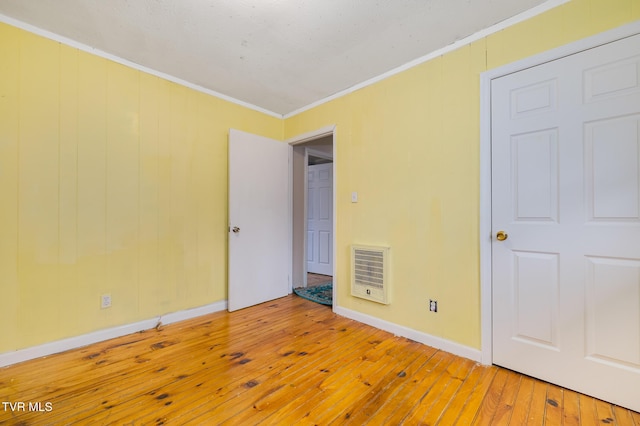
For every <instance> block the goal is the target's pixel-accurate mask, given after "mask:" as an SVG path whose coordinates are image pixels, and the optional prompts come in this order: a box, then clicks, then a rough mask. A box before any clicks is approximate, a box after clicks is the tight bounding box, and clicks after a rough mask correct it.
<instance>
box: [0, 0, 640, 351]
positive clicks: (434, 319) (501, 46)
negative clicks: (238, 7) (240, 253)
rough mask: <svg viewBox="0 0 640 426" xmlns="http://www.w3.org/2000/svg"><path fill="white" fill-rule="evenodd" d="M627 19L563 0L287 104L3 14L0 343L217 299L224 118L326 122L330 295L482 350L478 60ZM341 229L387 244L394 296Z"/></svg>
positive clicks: (25, 342) (255, 128)
mask: <svg viewBox="0 0 640 426" xmlns="http://www.w3.org/2000/svg"><path fill="white" fill-rule="evenodd" d="M637 19H640V0H572V1H571V2H569V3H567V4H565V5H563V6H561V7H558V8H556V9H554V10H551V11H549V12H546V13H545V14H543V15H540V16H538V17H535V18H532V19H530V20H529V21H527V22H524V23H521V24H518V25H516V26H514V27H511V28H509V29H506V30H504V31H501V32H499V33H496V34H493V35H491V36H489V37H487V38H485V39H482V40H479V41H477V42H475V43H473V44H471V45H468V46H465V47H462V48H460V49H458V50H456V51H454V52H451V53H448V54H446V55H443V56H442V57H439V58H437V59H434V60H431V61H429V62H427V63H424V64H422V65H419V66H417V67H414V68H412V69H410V70H408V71H405V72H403V73H401V74H398V75H396V76H393V77H391V78H388V79H386V80H384V81H382V82H379V83H377V84H375V85H373V86H369V87H366V88H364V89H361V90H359V91H357V92H355V93H352V94H350V95H347V96H344V97H342V98H339V99H336V100H334V101H332V102H329V103H327V104H323V105H320V106H318V107H316V108H314V109H312V110H310V111H307V112H304V113H302V114H299V115H297V116H295V117H292V118H289V119H287V120H285V121H283V120H278V119H276V118H272V117H269V116H267V115H264V114H261V113H258V112H255V111H252V110H249V109H246V108H243V107H240V106H238V105H235V104H232V103H228V102H225V101H222V100H220V99H217V98H215V97H212V96H208V95H205V94H202V93H198V92H196V91H193V90H190V89H187V88H184V87H182V86H179V85H177V84H174V83H170V82H167V81H165V80H162V79H160V78H157V77H153V76H150V75H148V74H145V73H142V72H139V71H135V70H132V69H130V68H127V67H124V66H122V65H118V64H115V63H113V62H110V61H108V60H106V59H102V58H99V57H96V56H92V55H90V54H87V53H85V52H82V51H78V50H77V49H74V48H71V47H67V46H64V45H61V44H59V43H56V42H53V41H50V40H47V39H44V38H41V37H38V36H35V35H32V34H30V33H27V32H25V31H22V30H19V29H16V28H13V27H10V26H8V25H4V24H0V280H1V281H0V290H1V297H0V324H2V325H3V328H2V333H1V338H0V353H2V352H7V351H12V350H15V349H20V348H24V347H29V346H33V345H37V344H41V343H45V342H49V341H53V340H57V339H61V338H64V337H69V336H76V335H81V334H83V333H88V332H91V331H95V330H99V329H102V328H106V327H111V326H115V325H121V324H127V323H132V322H135V321H138V320H141V319H146V318H150V317H153V316H156V315H161V314H164V313H167V312H172V311H178V310H182V309H188V308H192V307H197V306H202V305H205V304H208V303H212V302H215V301H220V300H223V299H225V298H226V263H227V254H226V237H227V233H226V226H227V217H226V216H227V150H226V143H227V142H226V141H227V132H228V129H229V128H230V127H234V128H238V129H241V130H244V131H248V132H252V133H257V134H261V135H264V136H269V137H272V138H276V139H282V138H283V137H284V138H290V137H293V136H296V135H299V134H302V133H305V132H307V131H312V130H316V129H318V128H321V127H323V126H326V125H329V124H337V135H336V136H337V150H338V161H337V168H338V174H337V179H338V181H337V182H338V193H337V200H338V205H337V209H338V217H337V221H338V229H337V235H336V237H337V247H338V253H337V256H338V265H339V269H338V279H339V281H340V283H342V285H341V286H340V289H339V293H338V295H337V298H338V303H339V305H340V306H342V307H345V308H348V309H353V310H356V311H359V312H362V313H365V314H370V315H374V316H376V317H379V318H381V319H383V320H386V321H390V322H394V323H397V324H400V325H404V326H407V327H410V328H413V329H416V330H420V331H424V332H426V333H430V334H432V335H435V336H440V337H443V338H446V339H450V340H453V341H456V342H459V343H461V344H464V345H468V346H471V347H475V348H479V347H480V284H479V242H478V226H479V223H478V204H479V182H478V180H479V164H480V160H479V146H478V145H479V102H480V99H479V74H480V73H481V72H482V71H485V70H487V69H491V68H494V67H497V66H499V65H502V64H505V63H508V62H512V61H514V60H518V59H521V58H524V57H526V56H529V55H532V54H535V53H538V52H541V51H544V50H547V49H550V48H553V47H556V46H559V45H562V44H566V43H568V42H571V41H574V40H577V39H580V38H584V37H586V36H589V35H592V34H595V33H598V32H601V31H605V30H607V29H610V28H613V27H616V26H618V25H621V24H623V23H626V22H629V21H632V20H637ZM283 129H284V133H283ZM351 191H358V192H359V202H358V203H357V204H352V203H351V202H350V194H351ZM353 243H365V244H384V245H389V246H390V247H392V255H393V258H392V259H393V265H392V266H393V283H394V291H393V303H392V304H391V305H389V306H380V305H377V304H372V303H367V302H364V301H361V300H359V299H355V298H352V297H351V296H350V295H349V289H348V282H349V246H350V245H351V244H353ZM102 293H111V295H112V298H113V306H112V307H111V308H110V309H106V310H101V309H100V308H99V296H100V294H102ZM429 298H435V299H438V301H439V308H440V312H439V313H438V314H429V313H428V310H427V300H428V299H429Z"/></svg>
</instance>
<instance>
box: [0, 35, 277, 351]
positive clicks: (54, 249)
mask: <svg viewBox="0 0 640 426" xmlns="http://www.w3.org/2000/svg"><path fill="white" fill-rule="evenodd" d="M230 127H233V128H238V129H241V130H245V131H248V132H252V133H258V134H261V135H265V136H269V137H272V138H276V139H282V131H283V122H282V120H279V119H277V118H273V117H269V116H267V115H265V114H261V113H258V112H255V111H252V110H249V109H246V108H243V107H240V106H237V105H235V104H232V103H229V102H225V101H222V100H220V99H218V98H215V97H213V96H209V95H205V94H202V93H199V92H196V91H194V90H191V89H188V88H185V87H183V86H180V85H177V84H174V83H170V82H168V81H166V80H163V79H160V78H157V77H154V76H151V75H148V74H145V73H143V72H139V71H136V70H133V69H131V68H128V67H125V66H122V65H119V64H116V63H114V62H111V61H109V60H106V59H103V58H99V57H97V56H93V55H90V54H88V53H85V52H82V51H79V50H77V49H75V48H71V47H68V46H65V45H61V44H59V43H57V42H54V41H51V40H48V39H45V38H42V37H39V36H36V35H33V34H31V33H28V32H25V31H22V30H19V29H16V28H14V27H11V26H8V25H4V24H0V289H1V296H0V324H2V332H1V333H0V334H1V338H0V353H2V352H7V351H12V350H16V349H20V348H25V347H29V346H33V345H37V344H41V343H45V342H49V341H53V340H58V339H61V338H65V337H69V336H76V335H81V334H84V333H88V332H91V331H95V330H99V329H103V328H107V327H111V326H115V325H121V324H127V323H132V322H136V321H139V320H142V319H147V318H151V317H153V316H156V315H161V314H164V313H168V312H174V311H179V310H182V309H188V308H193V307H197V306H202V305H206V304H209V303H213V302H216V301H221V300H224V299H226V268H227V266H226V265H227V255H226V238H227V232H226V227H227V134H228V129H229V128H230ZM103 293H111V296H112V301H113V305H112V307H111V308H110V309H104V310H101V309H100V295H101V294H103Z"/></svg>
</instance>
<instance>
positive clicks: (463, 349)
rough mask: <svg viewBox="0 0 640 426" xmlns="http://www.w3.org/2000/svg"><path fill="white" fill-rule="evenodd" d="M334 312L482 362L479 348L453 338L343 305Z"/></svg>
mask: <svg viewBox="0 0 640 426" xmlns="http://www.w3.org/2000/svg"><path fill="white" fill-rule="evenodd" d="M334 312H335V313H336V314H338V315H342V316H343V317H346V318H350V319H352V320H355V321H358V322H361V323H364V324H367V325H370V326H372V327H375V328H379V329H381V330H384V331H388V332H389V333H393V334H395V335H396V336H401V337H406V338H407V339H411V340H415V341H416V342H420V343H422V344H425V345H427V346H431V347H432V348H436V349H439V350H442V351H445V352H449V353H452V354H454V355H457V356H461V357H464V358H467V359H470V360H472V361H476V362H480V360H481V352H480V351H479V350H478V349H474V348H471V347H469V346H465V345H461V344H460V343H456V342H453V341H451V340H447V339H443V338H441V337H437V336H432V335H431V334H427V333H424V332H422V331H418V330H414V329H412V328H409V327H405V326H402V325H398V324H395V323H392V322H389V321H385V320H382V319H380V318H376V317H373V316H371V315H367V314H363V313H360V312H357V311H353V310H351V309H346V308H342V307H336V308H334Z"/></svg>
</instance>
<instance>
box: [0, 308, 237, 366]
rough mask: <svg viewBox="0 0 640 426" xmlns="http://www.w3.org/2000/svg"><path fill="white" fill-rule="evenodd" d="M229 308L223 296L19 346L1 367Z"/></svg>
mask: <svg viewBox="0 0 640 426" xmlns="http://www.w3.org/2000/svg"><path fill="white" fill-rule="evenodd" d="M226 309H227V301H226V300H223V301H220V302H215V303H212V304H210V305H205V306H200V307H198V308H193V309H185V310H183V311H178V312H172V313H168V314H165V315H160V316H158V317H154V318H149V319H146V320H142V321H138V322H135V323H132V324H125V325H121V326H116V327H112V328H107V329H104V330H98V331H94V332H91V333H87V334H83V335H81V336H74V337H70V338H68V339H62V340H57V341H55V342H49V343H44V344H42V345H38V346H32V347H30V348H25V349H19V350H17V351H13V352H5V353H2V354H0V367H6V366H8V365H12V364H17V363H19V362H23V361H28V360H31V359H35V358H40V357H46V356H48V355H53V354H56V353H60V352H64V351H68V350H70V349H77V348H81V347H83V346H87V345H90V344H93V343H97V342H102V341H104V340H109V339H113V338H116V337H121V336H126V335H127V334H132V333H137V332H139V331H142V330H148V329H150V328H154V327H155V326H157V325H158V323H162V324H171V323H175V322H178V321H184V320H187V319H191V318H196V317H199V316H202V315H207V314H211V313H214V312H219V311H224V310H226Z"/></svg>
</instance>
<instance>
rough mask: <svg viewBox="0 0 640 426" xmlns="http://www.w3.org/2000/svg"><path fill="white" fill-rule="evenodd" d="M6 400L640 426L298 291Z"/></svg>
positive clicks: (43, 408) (136, 342) (17, 413)
mask: <svg viewBox="0 0 640 426" xmlns="http://www.w3.org/2000/svg"><path fill="white" fill-rule="evenodd" d="M0 402H4V404H2V406H0V423H2V424H11V425H31V424H33V425H68V424H81V425H85V424H91V425H101V424H104V425H112V424H113V425H125V424H126V425H145V424H148V425H161V424H167V425H169V424H172V425H184V424H194V425H203V424H207V425H208V424H222V425H254V424H261V425H298V424H303V425H305V424H318V425H329V424H353V425H362V424H371V425H420V424H425V425H427V424H429V425H435V424H440V425H503V424H504V425H508V424H513V425H521V424H535V425H542V424H547V425H579V424H582V425H596V424H598V425H603V424H609V425H635V426H640V414H638V413H635V412H631V411H629V410H626V409H622V408H620V407H617V406H612V405H610V404H606V403H604V402H602V401H599V400H595V399H593V398H590V397H587V396H584V395H580V394H577V393H575V392H572V391H569V390H566V389H562V388H559V387H557V386H553V385H550V384H547V383H544V382H540V381H538V380H534V379H531V378H529V377H526V376H523V375H521V374H516V373H514V372H511V371H508V370H505V369H501V368H498V367H493V366H490V367H487V366H481V365H478V364H477V363H474V362H472V361H469V360H467V359H464V358H459V357H456V356H453V355H451V354H448V353H446V352H441V351H438V350H435V349H433V348H430V347H428V346H425V345H422V344H419V343H416V342H413V341H410V340H407V339H404V338H400V337H395V336H393V335H392V334H389V333H386V332H383V331H380V330H377V329H375V328H372V327H369V326H366V325H363V324H360V323H358V322H355V321H352V320H348V319H346V318H343V317H340V316H337V315H335V314H333V313H332V312H331V309H330V308H329V307H326V306H323V305H318V304H315V303H312V302H309V301H307V300H304V299H302V298H299V297H297V296H288V297H285V298H282V299H278V300H276V301H273V302H270V303H266V304H262V305H259V306H255V307H252V308H247V309H244V310H241V311H237V312H233V313H227V312H219V313H215V314H211V315H207V316H203V317H199V318H195V319H192V320H188V321H184V322H181V323H176V324H171V325H168V326H164V327H160V329H158V330H156V329H151V330H147V331H144V332H141V333H136V334H132V335H129V336H124V337H121V338H117V339H113V340H109V341H105V342H101V343H98V344H94V345H91V346H88V347H85V348H81V349H77V350H72V351H68V352H65V353H62V354H57V355H54V356H50V357H47V358H42V359H37V360H33V361H28V362H25V363H21V364H17V365H13V366H10V367H5V368H2V369H0ZM9 402H11V403H13V405H8V403H9ZM20 402H24V403H25V407H24V409H20V408H21V407H20V405H18V403H20ZM29 403H31V404H32V405H31V407H29ZM35 403H40V406H36V405H35ZM12 407H13V408H14V410H12ZM30 408H31V410H32V411H30ZM37 408H39V411H38V410H37ZM33 410H36V411H33Z"/></svg>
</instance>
